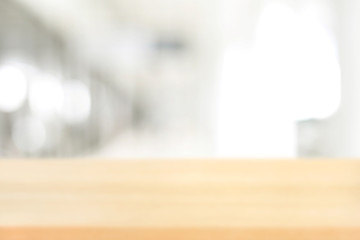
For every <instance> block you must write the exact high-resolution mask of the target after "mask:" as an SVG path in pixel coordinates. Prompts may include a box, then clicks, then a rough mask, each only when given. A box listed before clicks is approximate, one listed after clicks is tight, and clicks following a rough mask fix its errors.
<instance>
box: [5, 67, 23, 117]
mask: <svg viewBox="0 0 360 240" xmlns="http://www.w3.org/2000/svg"><path fill="white" fill-rule="evenodd" d="M26 91H27V79H26V76H25V73H24V72H23V71H22V70H21V69H20V67H18V66H16V65H15V64H14V65H10V64H8V65H3V66H1V67H0V110H1V111H4V112H13V111H16V110H18V109H19V108H20V107H21V106H22V104H23V103H24V101H25V99H26Z"/></svg>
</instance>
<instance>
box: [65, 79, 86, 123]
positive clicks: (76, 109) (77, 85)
mask: <svg viewBox="0 0 360 240" xmlns="http://www.w3.org/2000/svg"><path fill="white" fill-rule="evenodd" d="M63 94H64V97H63V104H62V107H61V110H60V113H61V115H62V117H63V118H64V120H65V121H66V122H68V123H74V124H76V123H81V122H83V121H85V120H86V119H87V118H88V117H89V115H90V110H91V97H90V92H89V88H88V87H87V86H86V85H85V84H84V83H82V82H80V81H69V82H65V83H64V85H63Z"/></svg>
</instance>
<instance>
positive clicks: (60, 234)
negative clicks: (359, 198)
mask: <svg viewBox="0 0 360 240" xmlns="http://www.w3.org/2000/svg"><path fill="white" fill-rule="evenodd" d="M359 236H360V230H359V229H354V228H352V229H316V228H315V229H311V228H310V229H308V228H305V229H298V228H297V229H283V228H280V229H268V228H259V229H239V228H222V229H214V228H203V229H192V228H188V229H174V228H172V229H168V228H165V229H148V228H145V229H144V228H139V229H133V228H129V229H109V228H7V229H0V239H4V240H50V239H51V240H72V239H74V240H121V239H126V240H239V239H246V240H358V239H359Z"/></svg>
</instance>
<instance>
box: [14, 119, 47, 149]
mask: <svg viewBox="0 0 360 240" xmlns="http://www.w3.org/2000/svg"><path fill="white" fill-rule="evenodd" d="M12 130H13V131H12V139H13V142H14V144H15V146H16V147H17V148H18V149H19V150H21V151H23V152H27V153H35V152H37V151H39V150H41V149H42V148H43V147H44V146H45V142H46V138H47V133H46V129H45V126H44V124H43V122H42V121H41V120H40V119H38V118H35V117H26V118H19V119H18V120H17V121H16V122H15V124H14V126H13V129H12Z"/></svg>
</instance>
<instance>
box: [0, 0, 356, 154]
mask: <svg viewBox="0 0 360 240" xmlns="http://www.w3.org/2000/svg"><path fill="white" fill-rule="evenodd" d="M359 13H360V2H359V1H357V0H343V1H338V0H71V1H70V0H49V1H43V0H0V156H1V157H3V158H20V157H48V158H56V157H62V158H66V157H96V158H99V157H100V158H101V157H106V158H118V159H121V158H124V159H128V158H149V159H150V158H225V157H233V158H276V157H284V158H293V157H360V79H359V78H360V28H359V27H358V25H359V23H360V14H359Z"/></svg>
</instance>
